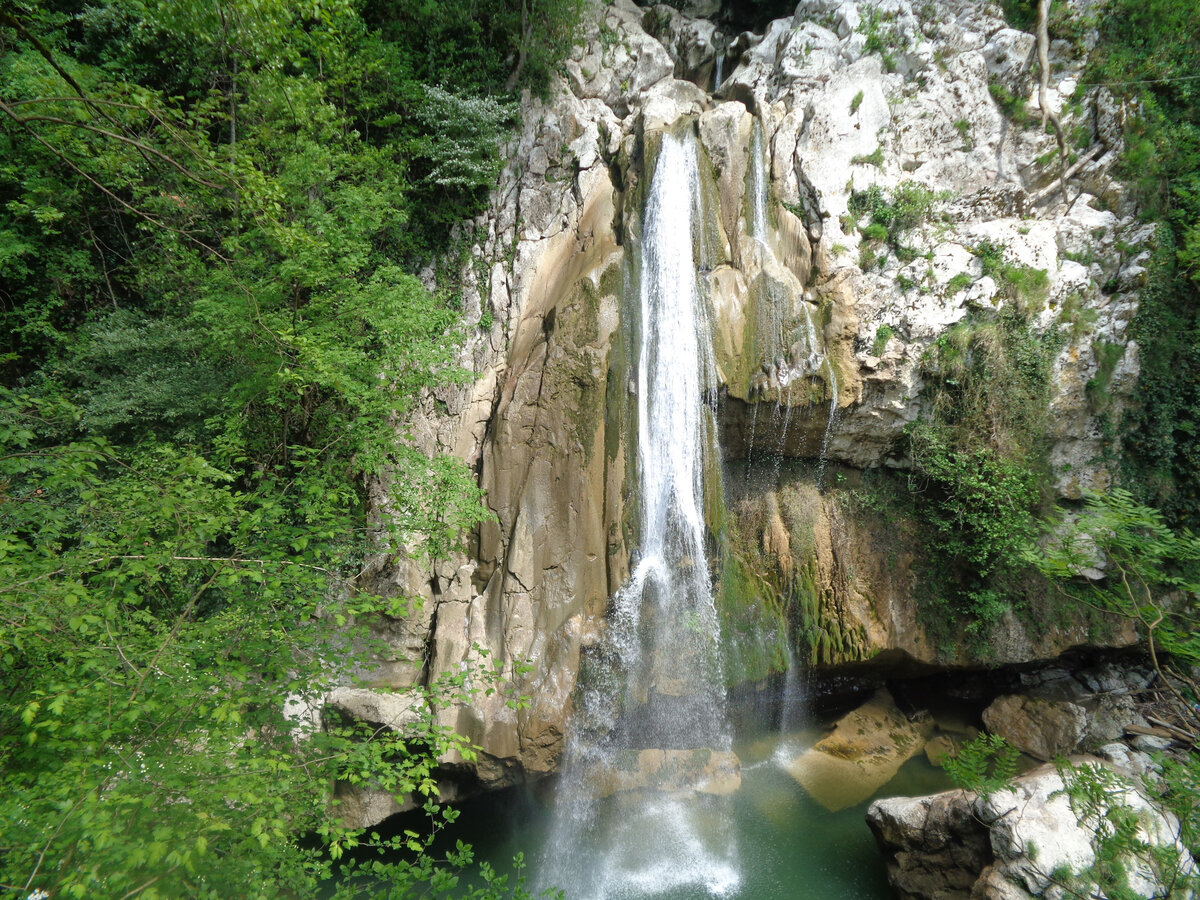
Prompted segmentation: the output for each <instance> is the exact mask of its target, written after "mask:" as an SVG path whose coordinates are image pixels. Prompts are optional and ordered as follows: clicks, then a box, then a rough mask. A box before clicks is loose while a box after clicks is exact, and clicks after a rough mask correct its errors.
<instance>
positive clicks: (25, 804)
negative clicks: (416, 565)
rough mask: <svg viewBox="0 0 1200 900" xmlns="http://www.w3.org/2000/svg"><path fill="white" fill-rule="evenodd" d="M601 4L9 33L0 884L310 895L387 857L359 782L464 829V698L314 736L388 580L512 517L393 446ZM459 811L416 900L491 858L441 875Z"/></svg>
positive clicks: (2, 113) (189, 20) (23, 16)
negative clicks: (494, 518) (367, 582)
mask: <svg viewBox="0 0 1200 900" xmlns="http://www.w3.org/2000/svg"><path fill="white" fill-rule="evenodd" d="M576 9H577V7H576V5H575V4H574V3H573V2H564V0H554V2H552V3H547V2H545V0H542V2H538V0H526V2H524V3H522V4H519V5H518V4H511V3H506V2H501V0H477V2H474V3H471V4H463V5H458V4H440V3H435V2H428V0H369V2H362V3H355V2H348V0H328V2H325V0H320V2H309V3H286V2H283V0H221V2H217V3H201V2H193V0H180V2H172V3H164V4H158V3H141V2H126V0H112V2H98V3H93V4H83V3H74V2H71V0H65V2H55V3H49V2H47V3H39V2H36V0H25V2H19V3H16V4H5V5H4V6H3V7H0V341H2V343H0V604H2V606H0V684H3V686H4V690H5V698H4V700H5V702H4V704H3V709H2V710H0V889H3V890H4V891H15V892H17V893H18V895H20V896H25V895H26V894H29V893H31V892H34V891H44V892H46V893H47V894H49V895H50V896H75V897H83V896H88V897H185V896H197V897H201V896H202V897H220V896H238V897H249V896H256V897H273V896H311V895H312V893H313V891H314V890H315V885H316V884H317V882H319V881H321V880H323V879H325V878H327V877H328V876H329V874H330V871H331V868H330V867H331V865H332V861H333V860H334V859H336V858H337V857H338V856H339V855H340V853H341V851H342V850H343V849H345V848H346V847H349V846H354V845H362V844H363V843H369V842H370V841H371V837H370V836H369V835H361V834H356V833H354V832H352V831H348V830H346V829H344V828H341V827H340V826H339V825H338V824H337V822H336V817H334V818H332V819H331V818H330V816H329V815H328V809H327V804H328V797H329V788H330V785H331V784H333V783H334V782H335V781H339V780H340V781H348V782H364V781H368V782H370V783H371V784H372V785H373V786H375V787H378V788H379V789H382V790H386V791H390V792H392V793H394V794H397V795H404V794H410V793H412V794H414V795H415V796H416V797H417V800H418V802H424V801H426V800H428V801H430V802H431V803H432V801H433V799H434V798H435V797H436V789H435V785H434V773H433V770H432V762H431V761H432V759H433V758H434V757H435V756H436V755H437V754H438V753H440V752H442V751H443V750H446V749H448V748H450V747H452V746H457V747H459V748H460V750H461V751H462V752H465V753H466V754H467V755H468V756H469V754H470V752H471V750H470V748H469V747H466V746H463V745H462V742H461V741H460V740H459V739H457V738H456V737H455V736H454V735H452V734H449V733H447V732H445V731H444V730H443V729H441V728H439V727H438V725H437V724H436V710H437V708H438V707H439V705H441V704H443V703H445V702H449V701H451V700H453V699H454V698H456V697H462V696H463V695H464V693H465V692H466V691H467V690H468V688H467V683H466V681H465V680H464V681H460V682H458V683H455V684H443V685H431V686H429V687H428V689H427V691H426V692H425V693H424V695H423V696H420V697H413V698H412V702H413V704H414V705H413V709H414V713H413V715H412V716H411V719H412V721H411V722H410V723H408V724H405V725H403V726H400V725H399V724H398V725H397V727H396V728H395V729H387V728H385V729H380V730H377V731H371V730H366V729H364V728H363V726H361V725H356V724H354V723H346V724H345V725H338V724H337V723H328V722H327V723H326V727H324V728H317V729H314V728H312V727H311V726H306V725H305V722H306V721H308V720H307V719H305V717H304V716H303V715H300V714H299V713H298V712H296V710H301V709H302V708H303V704H304V702H305V701H314V700H315V699H316V698H317V697H319V696H320V695H321V693H322V692H323V690H324V688H325V686H326V685H328V684H329V683H331V682H332V681H334V680H335V679H338V678H344V677H345V675H346V673H347V672H351V671H354V668H355V665H356V659H357V658H358V654H359V653H360V652H361V651H362V650H363V649H364V648H366V642H367V638H366V636H365V635H363V634H356V633H355V631H354V627H355V626H354V623H356V622H362V621H364V617H366V616H368V615H373V614H380V613H390V614H400V613H403V612H404V611H405V609H406V608H407V604H408V603H409V600H407V599H406V598H379V597H373V596H370V595H369V594H368V593H366V592H365V591H364V590H363V586H362V585H361V584H360V579H361V576H360V572H361V571H362V563H363V561H364V559H365V557H366V556H367V554H368V553H370V552H371V551H372V548H378V547H380V546H383V545H394V544H398V543H400V542H401V541H402V542H403V543H404V544H405V545H406V546H408V547H409V548H410V549H411V551H412V552H413V553H415V554H423V555H424V556H426V557H434V558H436V557H438V556H441V555H444V554H445V553H446V552H447V551H448V550H449V549H450V548H451V547H452V546H453V545H454V544H455V542H456V541H458V540H459V536H460V534H461V533H462V531H463V529H464V528H466V527H469V526H471V525H472V524H474V523H476V522H477V521H478V520H479V518H480V516H481V515H482V505H481V503H480V498H479V495H478V491H477V490H476V489H475V488H474V486H473V482H472V481H471V479H470V478H469V477H468V473H467V472H466V471H465V470H464V469H463V468H462V467H461V465H460V464H458V463H456V462H454V461H451V460H445V459H428V458H426V457H425V456H423V455H422V454H420V453H418V452H417V451H416V450H415V449H414V448H412V447H411V446H410V445H409V444H408V443H407V442H406V441H405V440H404V439H403V436H402V435H397V427H398V424H399V423H400V422H402V421H403V416H404V413H405V412H406V411H407V410H408V409H409V408H410V407H411V405H412V403H413V400H414V398H415V397H416V395H417V394H418V392H419V391H421V390H422V389H424V388H427V387H430V386H432V385H435V384H439V383H444V382H445V381H446V380H447V379H453V378H455V377H457V374H456V370H455V369H454V367H453V365H452V357H453V352H454V347H455V344H456V340H455V334H456V333H457V331H458V330H459V329H460V328H461V327H463V326H461V325H460V324H459V323H458V321H457V315H456V313H455V311H454V308H453V307H454V296H453V292H452V290H450V291H445V292H443V293H439V294H431V293H430V292H429V291H427V290H426V289H425V287H424V286H423V285H422V283H421V282H420V281H419V280H418V279H417V278H416V277H414V275H413V274H411V273H412V272H415V271H417V267H418V266H420V265H423V264H426V263H430V262H437V261H438V260H439V259H440V258H442V257H443V256H444V254H445V253H446V251H447V249H448V247H447V239H448V235H449V232H450V227H451V226H452V225H453V224H454V223H457V222H459V221H460V220H462V219H463V218H464V217H468V216H470V215H473V214H474V213H476V212H477V211H478V210H479V209H480V208H481V204H482V202H483V200H484V199H485V197H486V192H487V189H488V187H489V186H490V185H491V183H492V180H493V177H494V174H495V172H496V166H497V148H498V142H499V140H500V139H501V137H502V136H503V135H504V133H505V131H506V129H507V128H508V127H510V126H511V124H512V123H513V120H514V115H515V112H514V110H515V105H514V104H513V102H512V101H513V99H514V96H515V95H514V91H515V90H517V89H519V88H521V87H524V86H528V87H532V88H534V89H535V90H537V89H540V88H541V87H544V85H545V83H546V78H547V76H548V73H549V71H550V67H551V65H552V64H553V61H554V59H555V58H556V57H555V54H557V53H559V52H561V50H562V48H563V46H564V44H565V42H567V41H569V38H570V31H571V26H572V23H573V22H574V21H575V13H576ZM448 85H449V86H452V87H447V86H448ZM450 287H451V288H452V287H453V285H450ZM384 472H388V473H391V475H390V479H389V481H388V482H387V483H391V484H394V485H397V486H398V487H397V488H396V489H395V492H394V494H393V496H392V497H391V498H390V508H391V511H392V515H391V516H390V518H388V519H387V520H374V521H372V520H369V519H368V508H367V504H366V497H365V491H366V480H367V479H369V478H371V477H373V476H376V475H380V474H382V473H384ZM486 676H487V673H486V672H482V673H477V674H476V676H475V677H474V678H473V679H472V681H471V684H472V685H473V686H474V687H473V688H472V689H473V690H489V691H490V690H495V689H496V685H495V684H494V680H492V679H489V678H488V677H486ZM285 700H288V701H290V705H289V706H288V707H287V709H291V710H293V714H292V715H290V716H289V715H286V714H285V702H284V701H285ZM431 810H432V807H431ZM431 815H433V818H432V819H431V827H430V832H431V834H430V835H422V836H418V835H405V836H402V837H401V838H400V839H398V841H393V842H392V845H393V849H394V850H398V851H401V852H402V853H407V856H396V855H393V856H392V857H390V861H389V862H388V863H387V865H386V866H384V865H383V863H381V862H379V863H371V865H372V866H376V867H379V871H378V872H377V873H376V874H377V877H385V878H387V879H389V881H390V883H391V885H392V887H391V888H389V890H390V891H391V893H389V894H388V895H389V896H409V895H410V893H412V892H414V891H417V890H420V891H424V892H432V893H434V894H437V893H442V892H445V891H447V890H449V889H450V887H452V885H453V883H454V881H455V878H456V876H455V874H454V870H455V867H456V866H457V865H459V864H461V863H463V862H465V861H467V860H468V859H469V853H466V852H461V853H459V854H457V856H456V858H454V859H452V860H450V861H449V862H450V863H452V864H453V865H451V866H450V868H444V867H442V866H441V864H439V863H436V862H435V861H434V860H433V859H432V858H431V857H430V855H429V854H428V853H427V852H426V851H427V848H428V847H429V846H430V844H429V841H430V840H432V837H431V835H432V833H433V832H436V831H437V830H439V829H440V823H444V822H445V821H446V819H447V818H452V814H449V815H447V814H443V813H438V812H431ZM305 834H308V835H309V837H308V838H306V839H303V840H302V838H303V836H304V835H305ZM356 859H359V860H360V861H361V860H362V859H363V857H362V855H361V854H359V855H357V856H356ZM355 884H356V885H357V887H355V886H354V885H351V886H350V887H347V888H346V890H347V892H348V893H347V895H349V894H352V893H354V892H355V891H357V890H367V888H366V887H364V886H363V883H362V882H356V883H355ZM500 887H501V886H498V885H494V886H493V887H492V888H489V889H488V891H490V892H495V891H496V890H499V889H500Z"/></svg>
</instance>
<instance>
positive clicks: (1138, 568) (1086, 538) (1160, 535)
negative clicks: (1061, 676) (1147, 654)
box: [1026, 488, 1200, 725]
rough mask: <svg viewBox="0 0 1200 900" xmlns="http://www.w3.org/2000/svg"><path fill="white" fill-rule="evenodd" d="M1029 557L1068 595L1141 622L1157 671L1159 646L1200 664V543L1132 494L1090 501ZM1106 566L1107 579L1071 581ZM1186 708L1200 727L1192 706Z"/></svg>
mask: <svg viewBox="0 0 1200 900" xmlns="http://www.w3.org/2000/svg"><path fill="white" fill-rule="evenodd" d="M1026 558H1027V559H1028V560H1029V561H1030V562H1031V563H1032V564H1034V565H1036V566H1037V567H1038V568H1039V569H1041V570H1042V572H1044V573H1045V574H1046V575H1048V576H1049V577H1051V578H1053V579H1055V581H1056V583H1058V584H1059V586H1060V589H1061V590H1062V591H1063V592H1064V593H1065V594H1067V595H1068V596H1070V597H1073V598H1075V599H1077V600H1078V601H1080V602H1086V603H1089V604H1090V605H1093V606H1098V607H1100V608H1102V609H1105V610H1107V611H1109V612H1112V613H1116V614H1117V615H1120V616H1124V617H1126V618H1129V619H1132V620H1134V621H1135V622H1137V623H1139V624H1140V625H1141V626H1142V628H1143V630H1144V631H1145V633H1146V636H1147V639H1148V641H1149V647H1150V651H1151V657H1152V659H1153V660H1154V661H1155V664H1156V665H1157V664H1158V663H1157V660H1158V656H1157V648H1160V647H1161V648H1163V649H1165V650H1166V651H1167V652H1169V653H1171V654H1172V655H1174V656H1176V657H1178V658H1180V659H1181V660H1183V661H1184V662H1185V663H1186V664H1187V665H1197V664H1200V634H1197V632H1196V626H1195V623H1196V621H1197V613H1198V612H1200V610H1198V609H1197V604H1196V595H1197V591H1198V590H1200V537H1197V536H1196V535H1194V534H1193V533H1192V532H1190V531H1187V530H1183V531H1175V530H1173V529H1172V528H1171V527H1170V526H1169V525H1168V524H1167V521H1166V519H1165V518H1164V516H1163V514H1162V513H1160V512H1159V511H1158V510H1156V509H1153V508H1151V507H1148V506H1144V505H1143V504H1141V503H1139V502H1138V501H1137V499H1136V498H1135V497H1134V496H1133V495H1132V494H1131V493H1129V492H1128V491H1126V490H1122V489H1120V488H1114V489H1113V490H1111V491H1110V492H1109V493H1107V494H1103V495H1097V494H1093V495H1089V496H1088V497H1087V499H1086V506H1085V508H1084V510H1083V513H1082V514H1081V515H1079V516H1078V518H1077V519H1076V520H1075V522H1074V523H1072V524H1071V525H1070V526H1069V527H1064V526H1060V527H1058V528H1057V529H1056V530H1055V532H1054V538H1053V540H1052V541H1050V542H1048V543H1046V544H1045V545H1044V546H1040V547H1034V548H1031V549H1029V550H1027V551H1026ZM1101 561H1103V564H1104V566H1105V571H1106V572H1107V573H1109V577H1108V578H1106V579H1105V580H1103V581H1090V580H1089V581H1087V582H1086V584H1079V583H1077V582H1075V581H1073V580H1072V579H1073V578H1074V577H1075V576H1076V575H1078V573H1079V572H1081V571H1082V570H1084V569H1086V568H1091V567H1094V566H1096V565H1097V564H1098V563H1099V562H1101ZM1193 702H1194V701H1193ZM1182 707H1183V709H1184V710H1185V713H1186V714H1187V715H1189V716H1191V717H1193V718H1196V719H1197V724H1198V725H1200V716H1197V715H1196V711H1195V709H1194V707H1193V704H1192V703H1183V704H1182Z"/></svg>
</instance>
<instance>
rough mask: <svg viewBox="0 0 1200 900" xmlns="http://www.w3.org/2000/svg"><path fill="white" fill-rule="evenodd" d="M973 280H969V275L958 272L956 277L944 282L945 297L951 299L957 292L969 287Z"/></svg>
mask: <svg viewBox="0 0 1200 900" xmlns="http://www.w3.org/2000/svg"><path fill="white" fill-rule="evenodd" d="M973 280H974V279H973V278H971V276H970V275H969V274H967V273H966V272H959V273H958V274H957V275H955V276H954V277H953V278H951V279H950V280H949V281H947V282H946V294H947V296H950V297H953V296H954V295H955V294H957V293H958V292H959V291H961V290H964V289H965V288H968V287H970V286H971V282H972V281H973Z"/></svg>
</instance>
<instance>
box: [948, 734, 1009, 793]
mask: <svg viewBox="0 0 1200 900" xmlns="http://www.w3.org/2000/svg"><path fill="white" fill-rule="evenodd" d="M1019 756H1020V754H1019V753H1018V751H1017V748H1016V747H1013V746H1010V745H1009V743H1008V742H1007V741H1005V740H1004V738H1002V737H1000V736H999V735H995V734H988V733H986V732H985V733H983V734H980V735H979V736H978V737H976V738H974V739H973V740H970V741H967V742H966V743H964V744H963V745H962V746H961V747H959V748H958V752H956V753H953V754H951V755H950V756H947V757H946V759H945V760H944V761H943V762H942V768H943V769H945V770H946V774H947V775H949V776H950V780H951V781H953V782H954V784H955V785H956V786H958V787H960V788H962V789H963V790H967V791H974V792H975V793H977V794H979V796H981V797H990V796H991V795H992V794H994V793H996V792H997V791H1001V790H1004V788H1005V787H1007V786H1008V782H1009V781H1011V780H1012V778H1013V776H1014V775H1016V774H1017V759H1018V757H1019Z"/></svg>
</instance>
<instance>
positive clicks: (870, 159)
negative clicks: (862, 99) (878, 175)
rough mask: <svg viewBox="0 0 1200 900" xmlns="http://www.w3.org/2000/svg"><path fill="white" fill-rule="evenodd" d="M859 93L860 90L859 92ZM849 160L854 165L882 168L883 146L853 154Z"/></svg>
mask: <svg viewBox="0 0 1200 900" xmlns="http://www.w3.org/2000/svg"><path fill="white" fill-rule="evenodd" d="M860 93H861V92H860ZM850 162H851V163H852V164H853V165H856V166H874V167H875V168H877V169H882V168H883V147H882V146H880V147H876V148H875V149H874V150H873V151H872V152H870V153H868V154H867V155H866V156H855V157H853V158H852V159H851V160H850Z"/></svg>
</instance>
